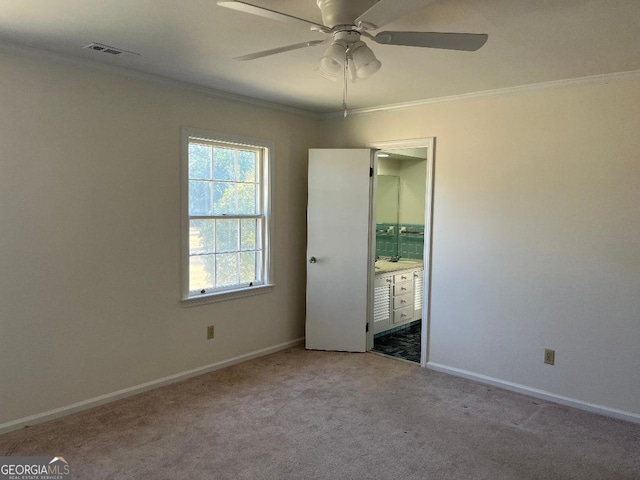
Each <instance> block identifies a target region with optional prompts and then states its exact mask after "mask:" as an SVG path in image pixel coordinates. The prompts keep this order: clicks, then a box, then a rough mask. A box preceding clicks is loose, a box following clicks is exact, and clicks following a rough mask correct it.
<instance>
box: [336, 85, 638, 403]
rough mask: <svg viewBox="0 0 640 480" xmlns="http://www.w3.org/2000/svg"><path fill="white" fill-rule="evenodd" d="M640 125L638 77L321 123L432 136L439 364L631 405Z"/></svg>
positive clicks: (339, 133) (348, 137) (364, 136)
mask: <svg viewBox="0 0 640 480" xmlns="http://www.w3.org/2000/svg"><path fill="white" fill-rule="evenodd" d="M638 132H640V80H638V79H637V77H636V78H635V79H627V80H620V81H613V82H610V83H604V82H603V83H600V84H590V85H586V84H584V85H575V86H571V87H562V88H552V89H536V90H529V91H525V92H521V93H513V94H509V95H504V96H500V97H485V98H477V99H468V100H460V101H455V102H449V103H440V104H433V105H430V106H423V107H420V108H413V109H406V110H402V111H387V112H380V113H369V114H361V115H352V116H350V117H348V118H347V119H337V118H335V119H330V120H327V121H326V122H325V129H324V133H325V138H326V143H327V144H328V145H332V146H335V147H348V146H353V147H361V146H363V145H366V144H367V143H370V142H382V141H391V140H400V139H410V138H419V137H431V136H433V137H436V154H435V158H436V166H435V170H436V173H435V199H434V202H435V203H434V232H433V280H432V282H433V283H432V295H433V302H432V317H431V337H430V358H429V360H430V361H431V362H433V363H436V364H439V365H441V366H445V367H448V368H455V369H460V370H463V371H466V372H471V373H473V374H478V375H485V376H488V377H492V378H494V379H498V380H500V381H503V382H513V383H515V384H519V385H523V386H526V387H528V388H534V389H539V390H542V391H546V392H550V393H552V394H554V395H557V396H563V397H568V398H570V399H574V400H576V401H578V402H584V403H591V404H595V405H598V406H602V407H605V408H608V409H614V410H621V411H623V412H628V413H629V412H630V413H632V414H635V415H638V414H640V347H639V346H640V208H639V206H640V160H639V159H640V135H639V133H638ZM544 348H553V349H555V350H556V365H555V366H549V365H544V364H543V362H542V360H543V350H544Z"/></svg>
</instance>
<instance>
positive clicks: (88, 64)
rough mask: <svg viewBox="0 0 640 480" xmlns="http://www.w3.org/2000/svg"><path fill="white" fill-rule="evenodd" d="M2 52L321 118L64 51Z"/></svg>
mask: <svg viewBox="0 0 640 480" xmlns="http://www.w3.org/2000/svg"><path fill="white" fill-rule="evenodd" d="M0 51H2V52H5V53H9V54H14V55H19V56H24V57H29V58H34V59H39V60H49V61H52V62H56V63H63V64H67V65H74V66H78V67H85V68H90V69H93V70H100V71H103V72H106V73H111V74H114V75H119V76H123V77H129V78H134V79H139V80H144V81H148V82H151V83H154V84H156V85H161V86H164V87H171V88H177V89H181V90H187V91H191V92H195V93H200V94H202V95H206V96H208V97H212V98H217V99H220V100H227V101H232V102H238V103H245V104H248V105H252V106H255V107H260V108H265V109H268V110H275V111H279V112H284V113H290V114H293V115H300V116H303V117H308V118H314V119H319V118H320V114H319V113H316V112H312V111H309V110H303V109H299V108H295V107H289V106H286V105H281V104H279V103H274V102H268V101H265V100H258V99H255V98H252V97H246V96H243V95H237V94H234V93H228V92H224V91H222V90H216V89H214V88H208V87H203V86H200V85H196V84H193V83H189V82H183V81H180V80H173V79H169V78H166V77H162V76H160V75H154V74H151V73H143V72H138V71H136V70H132V69H130V68H125V67H119V66H115V65H108V64H104V63H100V62H96V61H94V60H88V59H84V58H77V57H73V56H71V55H63V54H60V53H55V52H51V51H48V50H42V49H39V48H34V47H27V46H24V45H17V44H13V43H6V42H0Z"/></svg>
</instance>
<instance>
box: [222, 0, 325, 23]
mask: <svg viewBox="0 0 640 480" xmlns="http://www.w3.org/2000/svg"><path fill="white" fill-rule="evenodd" d="M218 5H219V6H221V7H225V8H230V9H232V10H238V11H239V12H244V13H251V14H252V15H259V16H261V17H265V18H270V19H271V20H278V21H280V22H288V23H300V22H302V23H304V24H306V25H312V26H314V27H318V28H319V29H321V30H324V29H326V27H325V26H324V25H322V24H320V23H315V22H312V21H310V20H305V19H304V18H298V17H294V16H293V15H289V14H287V13H282V12H277V11H275V10H270V9H268V8H264V7H258V6H257V5H252V4H250V3H247V2H241V1H239V0H230V1H219V2H218Z"/></svg>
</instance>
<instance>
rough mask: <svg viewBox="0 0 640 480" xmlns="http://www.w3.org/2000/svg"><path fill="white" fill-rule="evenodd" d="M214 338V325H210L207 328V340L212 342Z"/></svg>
mask: <svg viewBox="0 0 640 480" xmlns="http://www.w3.org/2000/svg"><path fill="white" fill-rule="evenodd" d="M212 338H213V325H209V326H208V327H207V340H211V339H212Z"/></svg>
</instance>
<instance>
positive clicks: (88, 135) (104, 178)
mask: <svg viewBox="0 0 640 480" xmlns="http://www.w3.org/2000/svg"><path fill="white" fill-rule="evenodd" d="M0 69H1V70H2V75H1V76H0V225H1V226H2V230H1V233H0V272H2V274H1V275H0V385H2V388H0V406H1V408H0V425H1V424H3V423H5V422H10V421H13V420H16V419H20V418H23V417H25V416H29V415H34V414H39V413H41V412H45V411H48V410H50V409H54V408H58V407H63V406H66V405H69V404H72V403H74V402H80V401H84V400H86V399H89V398H92V397H95V396H97V395H102V394H107V393H110V392H114V391H117V390H120V389H123V388H127V387H131V386H134V385H138V384H141V383H143V382H147V381H152V380H155V379H158V378H161V377H164V376H168V375H172V374H175V373H178V372H183V371H185V370H189V369H193V368H196V367H200V366H204V365H209V364H212V363H215V362H220V361H223V360H226V359H230V358H233V357H236V356H238V355H243V354H246V353H249V352H254V351H256V350H260V349H264V348H268V347H272V346H274V345H279V344H282V343H285V342H289V341H292V340H295V339H298V338H300V337H302V336H303V335H304V301H305V263H304V261H303V259H304V256H305V236H306V234H305V210H306V172H307V149H308V148H309V147H310V146H317V144H316V145H314V144H315V143H316V137H317V127H318V121H317V120H315V119H311V118H307V117H303V116H298V115H293V114H290V113H282V112H278V111H275V110H267V109H263V108H258V107H255V106H251V105H248V104H245V103H234V102H231V101H226V100H220V99H215V98H212V97H208V96H205V95H203V94H200V93H194V92H191V91H187V90H181V89H176V88H171V87H164V86H160V85H158V84H154V83H150V82H148V81H145V80H140V79H136V78H127V77H123V76H116V75H112V74H109V73H104V72H101V71H98V70H94V69H88V68H83V67H76V66H71V65H66V64H62V63H50V62H48V61H38V60H35V59H31V58H26V57H19V56H14V55H10V54H4V53H3V54H0ZM182 126H189V127H194V128H199V129H205V130H213V131H220V132H226V133H229V134H233V135H247V136H252V137H259V138H265V139H271V140H274V141H275V144H276V155H275V164H274V167H275V179H274V187H275V188H274V192H273V193H274V208H275V210H274V219H275V238H274V246H275V272H276V283H277V286H276V288H275V290H274V292H273V293H271V294H267V295H259V296H254V297H250V298H245V299H242V300H233V301H226V302H222V303H216V304H209V305H204V306H197V307H191V308H184V307H181V305H180V302H179V297H180V292H181V290H180V264H181V263H180V127H182ZM211 324H212V325H214V326H215V339H214V340H210V341H207V340H206V326H207V325H211Z"/></svg>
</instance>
